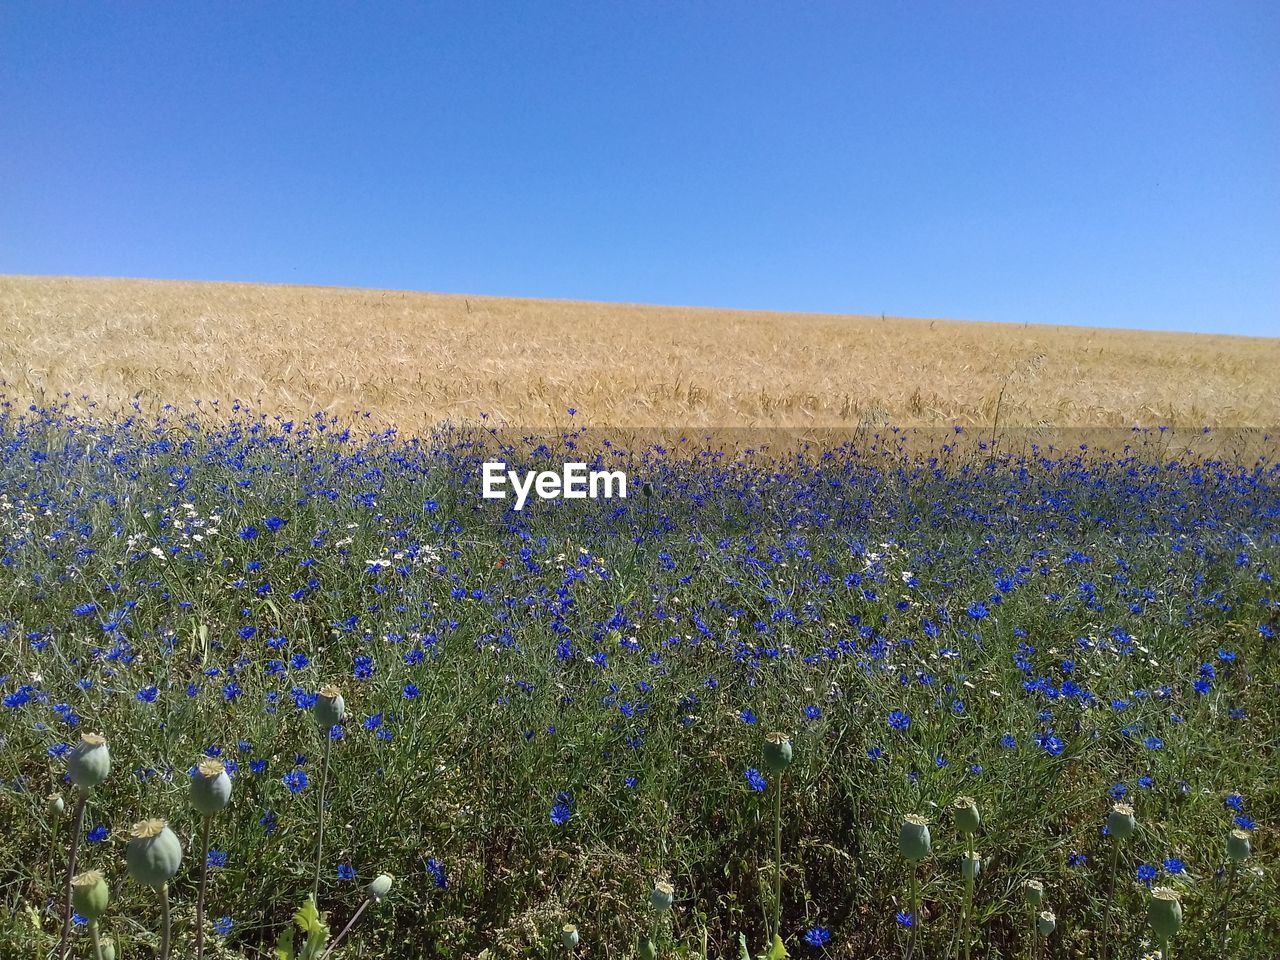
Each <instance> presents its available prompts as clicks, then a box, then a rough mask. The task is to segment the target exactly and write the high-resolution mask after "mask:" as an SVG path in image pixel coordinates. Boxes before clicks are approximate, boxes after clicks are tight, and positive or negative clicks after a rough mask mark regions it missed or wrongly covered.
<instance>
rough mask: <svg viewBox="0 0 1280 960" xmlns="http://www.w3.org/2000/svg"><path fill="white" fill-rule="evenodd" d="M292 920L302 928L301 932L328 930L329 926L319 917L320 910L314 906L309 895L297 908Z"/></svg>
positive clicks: (314, 903) (326, 931) (313, 901)
mask: <svg viewBox="0 0 1280 960" xmlns="http://www.w3.org/2000/svg"><path fill="white" fill-rule="evenodd" d="M293 922H294V923H296V924H297V925H298V926H299V927H300V928H301V929H302V932H303V933H320V932H321V931H323V932H325V933H328V932H329V928H328V927H326V926H325V925H324V921H323V920H321V919H320V911H319V909H317V907H316V902H315V900H314V899H313V898H311V897H307V900H306V902H305V903H303V905H302V906H301V907H299V908H298V912H297V913H295V914H294V915H293Z"/></svg>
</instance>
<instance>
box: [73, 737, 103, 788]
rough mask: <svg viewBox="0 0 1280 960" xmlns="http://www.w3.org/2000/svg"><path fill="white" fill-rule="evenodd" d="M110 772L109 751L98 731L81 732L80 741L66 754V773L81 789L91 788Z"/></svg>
mask: <svg viewBox="0 0 1280 960" xmlns="http://www.w3.org/2000/svg"><path fill="white" fill-rule="evenodd" d="M110 773H111V751H109V750H108V749H107V740H106V738H105V737H103V736H102V734H100V733H85V734H81V736H80V742H79V743H77V744H76V745H75V747H74V748H73V749H72V751H71V752H70V753H69V754H67V774H68V776H70V777H71V782H72V783H74V784H75V785H76V786H77V787H79V788H80V789H81V790H92V789H93V788H94V787H96V786H97V785H98V784H100V783H101V782H102V781H103V780H105V779H107V777H108V775H110Z"/></svg>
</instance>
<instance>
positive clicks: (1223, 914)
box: [1218, 860, 1236, 956]
mask: <svg viewBox="0 0 1280 960" xmlns="http://www.w3.org/2000/svg"><path fill="white" fill-rule="evenodd" d="M1235 884H1236V862H1235V861H1234V860H1232V861H1231V866H1229V867H1228V868H1227V889H1226V890H1225V891H1224V892H1223V894H1222V909H1221V910H1219V911H1218V922H1219V923H1221V924H1222V936H1221V938H1220V940H1219V942H1218V954H1219V956H1221V955H1223V954H1225V953H1226V952H1227V911H1228V910H1230V909H1231V888H1232V887H1234V886H1235Z"/></svg>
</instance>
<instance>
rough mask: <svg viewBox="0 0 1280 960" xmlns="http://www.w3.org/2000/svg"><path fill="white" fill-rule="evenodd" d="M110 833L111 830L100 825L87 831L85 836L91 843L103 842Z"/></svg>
mask: <svg viewBox="0 0 1280 960" xmlns="http://www.w3.org/2000/svg"><path fill="white" fill-rule="evenodd" d="M109 834H110V831H109V830H108V829H107V828H106V827H102V826H98V827H94V828H93V829H92V830H90V831H89V832H88V833H86V834H85V837H84V838H85V839H86V840H88V841H89V842H90V843H101V842H102V841H103V840H105V839H107V837H108V835H109Z"/></svg>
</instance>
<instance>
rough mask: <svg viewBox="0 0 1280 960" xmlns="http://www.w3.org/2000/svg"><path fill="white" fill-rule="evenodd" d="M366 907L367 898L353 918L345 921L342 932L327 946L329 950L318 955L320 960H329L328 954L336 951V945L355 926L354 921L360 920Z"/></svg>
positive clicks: (367, 904) (367, 903)
mask: <svg viewBox="0 0 1280 960" xmlns="http://www.w3.org/2000/svg"><path fill="white" fill-rule="evenodd" d="M367 906H369V900H368V898H366V899H365V901H364V903H362V904H360V909H359V910H357V911H356V912H355V916H353V917H352V918H351V919H350V920H348V921H347V925H346V926H345V927H343V928H342V932H341V933H340V934H338V937H337V939H336V940H334V941H333V943H331V944H329V948H328V949H327V950H325V952H324V953H322V954H321V955H320V960H329V954H331V953H333V951H334V950H336V949H338V944H340V943H341V942H342V938H343V937H345V936H346V935H347V933H348V931H350V930H351V928H352V927H354V926H355V925H356V921H357V920H359V919H360V914H362V913H364V909H365V907H367Z"/></svg>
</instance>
